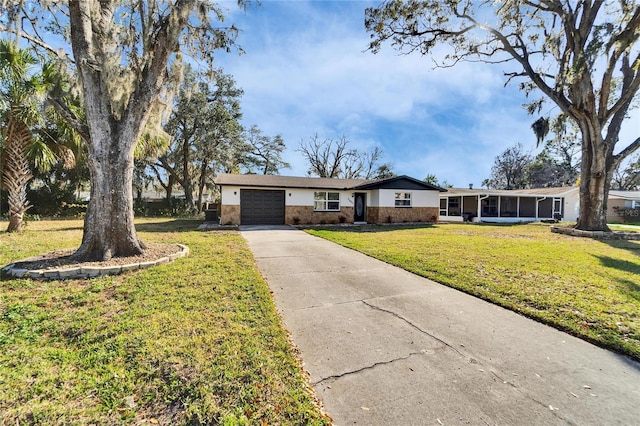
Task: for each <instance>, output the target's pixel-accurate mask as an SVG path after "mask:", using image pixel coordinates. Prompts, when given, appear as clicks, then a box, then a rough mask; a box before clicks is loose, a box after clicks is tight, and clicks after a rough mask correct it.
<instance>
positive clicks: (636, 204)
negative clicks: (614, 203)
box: [631, 200, 640, 209]
mask: <svg viewBox="0 0 640 426" xmlns="http://www.w3.org/2000/svg"><path fill="white" fill-rule="evenodd" d="M631 208H632V209H640V200H633V201H632V202H631Z"/></svg>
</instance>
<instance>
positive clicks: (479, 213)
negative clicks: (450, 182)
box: [440, 187, 580, 222]
mask: <svg viewBox="0 0 640 426" xmlns="http://www.w3.org/2000/svg"><path fill="white" fill-rule="evenodd" d="M579 208H580V194H579V188H578V187H564V188H537V189H514V190H488V189H457V188H450V189H449V190H448V191H447V192H446V193H444V194H440V220H446V221H452V222H455V221H458V222H462V221H473V222H536V221H539V220H552V219H562V220H567V221H576V220H577V219H578V212H579Z"/></svg>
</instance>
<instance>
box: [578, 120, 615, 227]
mask: <svg viewBox="0 0 640 426" xmlns="http://www.w3.org/2000/svg"><path fill="white" fill-rule="evenodd" d="M580 129H581V131H582V165H581V177H580V217H579V218H578V224H577V226H576V228H577V229H581V230H584V231H608V230H609V227H608V226H607V199H608V197H609V186H610V184H611V179H612V178H613V171H614V169H615V167H613V154H612V149H611V148H610V147H609V144H606V143H605V142H604V140H603V138H602V136H601V135H600V132H599V131H597V130H596V128H595V127H594V126H592V125H591V124H590V123H588V122H582V123H580Z"/></svg>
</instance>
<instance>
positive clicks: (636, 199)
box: [607, 191, 640, 222]
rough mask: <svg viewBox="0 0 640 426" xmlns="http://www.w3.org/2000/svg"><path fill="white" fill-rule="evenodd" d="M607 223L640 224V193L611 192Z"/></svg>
mask: <svg viewBox="0 0 640 426" xmlns="http://www.w3.org/2000/svg"><path fill="white" fill-rule="evenodd" d="M607 222H640V191H609V199H608V203H607Z"/></svg>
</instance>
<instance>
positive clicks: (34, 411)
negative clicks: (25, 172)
mask: <svg viewBox="0 0 640 426" xmlns="http://www.w3.org/2000/svg"><path fill="white" fill-rule="evenodd" d="M198 224H199V223H198V222H195V221H171V220H165V219H155V220H153V219H152V220H149V219H147V220H143V221H139V222H138V224H137V229H138V231H139V235H140V236H141V237H142V239H143V240H144V241H147V242H175V243H183V244H186V245H187V246H189V248H190V250H191V252H190V255H189V256H188V257H186V258H182V259H178V260H177V261H176V262H174V263H171V264H167V265H162V266H159V267H154V268H151V269H147V270H143V271H138V272H135V273H129V274H126V275H121V276H116V277H103V278H97V279H91V280H69V281H47V282H44V281H32V280H29V279H4V280H3V281H1V282H0V413H1V414H0V417H1V418H2V421H1V422H0V423H2V424H46V425H52V424H65V425H66V424H156V423H159V424H172V425H173V424H190V425H192V424H193V425H195V424H224V425H235V424H292V425H299V424H328V419H327V418H326V417H324V416H323V415H322V414H321V413H320V411H319V409H318V408H317V406H316V405H315V404H314V403H313V397H312V395H311V393H310V391H309V388H308V385H307V382H306V381H305V379H304V375H303V373H302V371H301V369H300V366H299V363H298V360H297V358H296V356H295V353H294V351H293V350H292V348H291V345H290V344H289V341H288V338H287V334H286V332H285V331H284V330H283V328H282V326H281V322H280V318H279V316H278V315H277V312H276V310H275V307H274V304H273V301H272V298H271V296H270V293H269V289H268V287H267V285H266V283H265V281H264V280H263V279H262V278H261V276H260V274H259V272H258V271H257V269H256V267H255V265H254V261H253V257H252V255H251V253H250V251H249V250H248V248H247V245H246V243H245V241H244V240H243V239H242V237H241V236H240V234H239V233H237V232H214V233H203V232H198V231H194V230H195V228H196V227H197V225H198ZM81 236H82V222H80V221H43V222H30V223H29V224H28V227H27V229H26V231H25V232H24V233H23V234H22V235H15V234H7V233H0V266H3V265H6V264H8V263H11V262H12V261H16V260H20V259H23V258H25V257H27V256H32V255H36V254H40V253H43V252H46V251H50V250H53V249H59V248H67V247H77V246H78V245H79V242H80V239H81Z"/></svg>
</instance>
